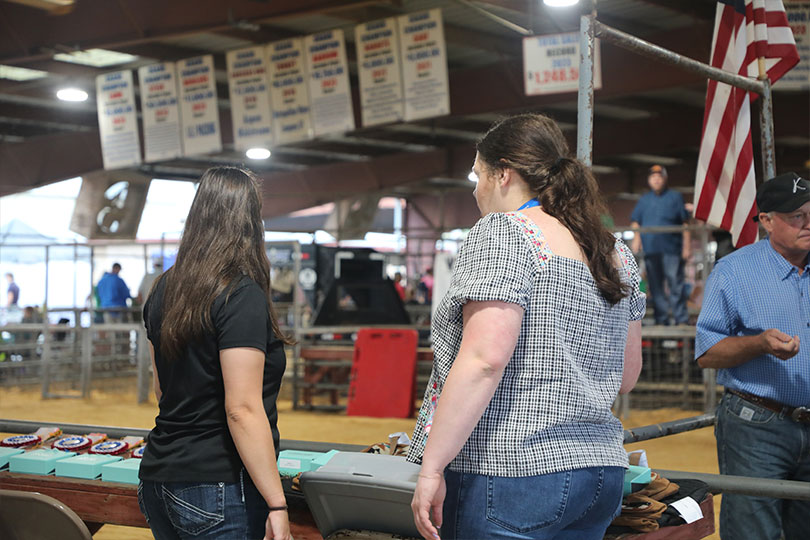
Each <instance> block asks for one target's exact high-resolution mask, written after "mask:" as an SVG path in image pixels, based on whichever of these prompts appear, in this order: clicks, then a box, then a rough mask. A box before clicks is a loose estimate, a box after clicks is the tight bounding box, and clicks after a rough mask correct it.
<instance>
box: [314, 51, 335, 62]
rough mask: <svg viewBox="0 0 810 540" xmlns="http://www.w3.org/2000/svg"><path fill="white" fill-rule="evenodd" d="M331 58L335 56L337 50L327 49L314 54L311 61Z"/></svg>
mask: <svg viewBox="0 0 810 540" xmlns="http://www.w3.org/2000/svg"><path fill="white" fill-rule="evenodd" d="M332 58H337V51H327V52H323V53H320V54H315V55H313V56H312V61H313V62H322V61H324V60H330V59H332Z"/></svg>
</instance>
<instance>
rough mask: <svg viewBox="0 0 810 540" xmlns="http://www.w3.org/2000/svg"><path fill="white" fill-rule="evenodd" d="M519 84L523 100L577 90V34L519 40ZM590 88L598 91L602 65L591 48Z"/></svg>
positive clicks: (596, 43) (594, 49) (598, 49)
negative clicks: (524, 98)
mask: <svg viewBox="0 0 810 540" xmlns="http://www.w3.org/2000/svg"><path fill="white" fill-rule="evenodd" d="M523 80H524V81H525V89H526V95H527V96H538V95H541V94H559V93H562V92H576V91H578V90H579V32H569V33H567V34H552V35H548V36H532V37H526V38H523ZM593 88H594V90H599V89H600V88H602V61H601V53H600V47H599V40H598V39H597V40H596V42H595V44H594V47H593Z"/></svg>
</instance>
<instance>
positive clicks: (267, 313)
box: [138, 167, 290, 540]
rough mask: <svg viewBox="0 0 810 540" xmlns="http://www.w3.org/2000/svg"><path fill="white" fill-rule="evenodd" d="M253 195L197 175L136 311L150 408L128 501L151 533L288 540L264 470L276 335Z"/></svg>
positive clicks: (271, 422) (243, 176) (252, 183)
mask: <svg viewBox="0 0 810 540" xmlns="http://www.w3.org/2000/svg"><path fill="white" fill-rule="evenodd" d="M261 200H262V199H261V195H260V193H259V189H258V185H257V181H256V178H255V177H254V176H253V175H252V174H251V173H250V172H248V171H245V170H242V169H237V168H233V167H220V168H214V169H209V170H207V171H206V172H205V173H204V174H203V175H202V178H201V179H200V184H199V187H198V188H197V194H196V195H195V197H194V201H193V202H192V204H191V209H190V210H189V213H188V218H187V219H186V225H185V229H184V231H183V236H182V239H181V241H180V247H179V249H178V252H177V260H176V262H175V264H174V266H172V268H170V269H169V270H168V271H167V272H166V273H165V274H163V275H162V276H161V277H160V278H159V279H158V281H157V282H156V283H155V285H154V286H153V289H152V292H151V293H150V295H149V300H148V301H147V303H146V305H145V307H144V322H145V324H146V330H147V336H148V338H149V344H150V350H151V353H152V367H153V372H154V382H155V395H156V396H157V399H158V405H159V413H158V416H157V418H156V419H155V427H154V429H152V432H151V433H150V434H149V439H148V444H147V447H146V451H145V452H144V455H143V462H142V463H141V467H140V478H141V483H140V485H139V486H138V500H139V503H140V505H141V511H142V512H143V513H144V516H145V517H146V520H147V522H148V523H149V526H150V528H151V529H152V533H153V534H154V536H155V538H156V539H158V540H163V539H177V538H233V539H243V538H244V539H254V538H263V537H264V538H267V539H276V540H280V539H288V538H290V526H289V522H288V517H287V512H286V510H287V505H286V499H285V497H284V492H283V490H282V487H281V481H280V479H279V475H278V469H277V466H276V459H277V451H276V449H277V448H278V442H279V434H278V429H277V427H276V423H277V419H278V413H277V410H276V398H277V397H278V392H279V387H280V386H281V377H282V375H283V374H284V368H285V366H286V358H285V355H284V344H285V343H288V340H287V339H286V338H285V337H284V336H283V335H282V334H281V332H280V331H279V327H278V323H277V322H276V317H275V314H274V312H273V304H272V302H271V300H270V264H269V261H268V259H267V255H266V253H265V248H264V227H263V222H262V216H261Z"/></svg>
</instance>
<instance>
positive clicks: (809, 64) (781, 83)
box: [765, 0, 810, 90]
mask: <svg viewBox="0 0 810 540" xmlns="http://www.w3.org/2000/svg"><path fill="white" fill-rule="evenodd" d="M784 5H785V14H786V15H787V20H788V24H789V25H790V30H791V31H792V32H793V39H794V40H795V41H796V50H797V51H799V63H798V64H796V65H795V66H793V69H791V70H790V71H788V72H787V73H785V74H784V75H782V77H781V78H780V79H779V80H778V81H776V82H775V83H774V85H773V87H774V89H775V90H807V88H810V2H808V1H806V0H785V1H784ZM765 62H766V66H767V64H768V62H769V59H766V60H765Z"/></svg>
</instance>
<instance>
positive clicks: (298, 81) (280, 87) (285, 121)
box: [267, 38, 313, 144]
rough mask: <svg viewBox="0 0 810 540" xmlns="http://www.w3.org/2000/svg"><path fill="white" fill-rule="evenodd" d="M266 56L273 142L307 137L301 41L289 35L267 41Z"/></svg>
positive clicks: (309, 134)
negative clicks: (279, 39)
mask: <svg viewBox="0 0 810 540" xmlns="http://www.w3.org/2000/svg"><path fill="white" fill-rule="evenodd" d="M267 56H268V64H269V71H270V102H271V103H272V110H273V137H274V138H275V142H276V144H285V143H291V142H297V141H305V140H307V139H311V138H312V137H313V133H312V123H311V122H310V117H309V112H310V110H309V91H308V90H307V79H306V66H305V65H304V40H303V39H302V38H292V39H285V40H284V41H276V42H274V43H271V44H270V45H268V46H267Z"/></svg>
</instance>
